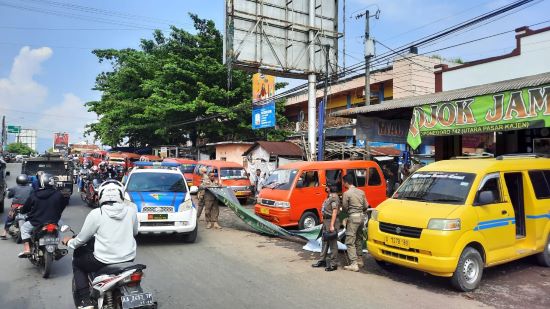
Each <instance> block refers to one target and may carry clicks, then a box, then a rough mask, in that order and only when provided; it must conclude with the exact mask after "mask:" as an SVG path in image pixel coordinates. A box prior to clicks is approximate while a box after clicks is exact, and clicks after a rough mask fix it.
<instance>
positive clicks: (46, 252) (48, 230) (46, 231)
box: [28, 223, 68, 278]
mask: <svg viewBox="0 0 550 309" xmlns="http://www.w3.org/2000/svg"><path fill="white" fill-rule="evenodd" d="M30 247H31V254H30V255H29V257H28V259H29V260H30V261H31V263H33V264H34V265H36V266H38V267H40V269H41V272H42V277H43V278H48V277H49V276H50V271H51V267H52V264H53V261H54V260H55V261H57V260H59V259H61V258H62V257H64V256H65V255H67V253H68V251H67V249H60V248H59V227H58V226H57V224H55V223H48V224H44V225H43V226H41V227H37V228H35V229H34V231H33V233H32V235H31V241H30Z"/></svg>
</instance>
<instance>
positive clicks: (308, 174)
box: [297, 171, 319, 188]
mask: <svg viewBox="0 0 550 309" xmlns="http://www.w3.org/2000/svg"><path fill="white" fill-rule="evenodd" d="M318 186H319V173H318V172H317V171H304V172H303V173H302V175H300V178H299V179H298V183H297V187H299V188H312V187H318Z"/></svg>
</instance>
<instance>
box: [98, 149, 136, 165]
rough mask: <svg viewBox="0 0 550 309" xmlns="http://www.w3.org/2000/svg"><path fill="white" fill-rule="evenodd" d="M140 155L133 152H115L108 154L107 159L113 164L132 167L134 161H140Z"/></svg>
mask: <svg viewBox="0 0 550 309" xmlns="http://www.w3.org/2000/svg"><path fill="white" fill-rule="evenodd" d="M140 157H141V156H140V155H138V154H135V153H131V152H113V153H108V154H107V156H106V157H105V161H107V162H108V163H109V164H111V165H122V166H124V167H126V168H130V167H133V166H134V162H136V161H139V159H140Z"/></svg>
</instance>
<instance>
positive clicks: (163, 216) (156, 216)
mask: <svg viewBox="0 0 550 309" xmlns="http://www.w3.org/2000/svg"><path fill="white" fill-rule="evenodd" d="M147 219H148V220H166V219H168V214H148V215H147Z"/></svg>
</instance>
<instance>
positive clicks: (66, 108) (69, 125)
mask: <svg viewBox="0 0 550 309" xmlns="http://www.w3.org/2000/svg"><path fill="white" fill-rule="evenodd" d="M43 113H44V115H43V116H42V118H40V120H38V122H37V124H36V127H37V128H41V129H43V130H48V131H46V132H45V135H48V136H52V135H53V133H51V131H52V130H53V131H60V132H68V133H69V141H70V142H71V143H76V142H79V141H81V140H82V139H83V137H82V136H83V133H84V131H85V130H86V129H85V126H86V124H88V123H90V122H93V119H94V117H93V114H91V113H89V112H88V111H87V109H86V107H85V106H84V101H82V99H80V98H79V97H78V96H76V95H75V94H73V93H66V94H64V95H63V101H62V102H61V104H58V105H53V106H50V107H48V108H45V109H44V110H43ZM54 115H55V117H54ZM57 115H59V116H57ZM38 134H39V135H41V134H40V132H39V133H38ZM88 139H91V138H88Z"/></svg>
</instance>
